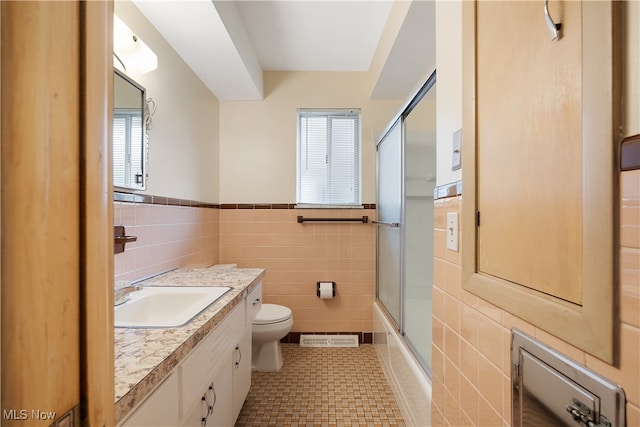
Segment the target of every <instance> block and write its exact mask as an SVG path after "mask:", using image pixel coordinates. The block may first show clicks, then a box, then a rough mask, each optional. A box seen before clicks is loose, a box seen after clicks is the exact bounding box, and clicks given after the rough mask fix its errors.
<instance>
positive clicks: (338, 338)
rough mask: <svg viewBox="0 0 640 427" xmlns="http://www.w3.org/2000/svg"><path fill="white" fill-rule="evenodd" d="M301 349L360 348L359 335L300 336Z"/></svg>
mask: <svg viewBox="0 0 640 427" xmlns="http://www.w3.org/2000/svg"><path fill="white" fill-rule="evenodd" d="M300 347H358V336H357V335H304V334H303V335H300Z"/></svg>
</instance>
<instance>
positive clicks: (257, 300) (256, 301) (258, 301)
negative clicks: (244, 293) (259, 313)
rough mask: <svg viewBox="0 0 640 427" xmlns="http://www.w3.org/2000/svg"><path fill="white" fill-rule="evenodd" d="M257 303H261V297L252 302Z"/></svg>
mask: <svg viewBox="0 0 640 427" xmlns="http://www.w3.org/2000/svg"><path fill="white" fill-rule="evenodd" d="M257 304H260V298H256V299H255V300H254V301H253V303H252V305H257Z"/></svg>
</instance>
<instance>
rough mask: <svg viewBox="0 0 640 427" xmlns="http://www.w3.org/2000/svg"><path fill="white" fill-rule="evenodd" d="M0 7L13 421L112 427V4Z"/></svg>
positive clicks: (8, 420)
mask: <svg viewBox="0 0 640 427" xmlns="http://www.w3.org/2000/svg"><path fill="white" fill-rule="evenodd" d="M0 7H1V9H0V15H1V24H0V28H1V47H0V49H1V72H2V82H1V99H2V102H1V108H2V121H1V137H2V140H1V181H0V182H1V207H2V210H1V220H2V228H1V233H2V248H1V266H2V273H1V308H2V313H1V330H2V353H1V362H2V375H1V377H2V378H1V384H2V393H1V406H2V416H3V419H2V425H3V426H5V425H6V426H13V425H30V426H32V425H36V426H37V425H46V426H48V425H50V424H51V423H52V421H53V420H54V419H56V420H60V419H61V418H62V417H65V416H68V414H69V411H71V413H72V415H71V416H72V417H73V420H72V423H73V425H80V419H81V418H84V419H85V421H86V422H87V424H88V425H112V424H113V403H114V393H113V332H112V324H109V323H108V322H109V317H108V316H109V314H110V313H112V306H111V305H110V304H112V293H113V267H112V265H113V264H112V262H113V261H112V252H109V248H111V247H112V246H111V245H112V241H111V240H110V239H112V238H113V237H112V234H111V233H109V232H108V230H109V228H110V227H111V225H112V220H111V219H112V210H111V209H112V208H111V207H110V206H111V187H110V183H109V182H110V181H108V180H107V178H108V174H109V170H108V167H107V165H108V164H109V163H108V162H109V155H108V141H109V139H108V135H109V130H110V127H109V123H110V122H109V121H108V117H109V114H110V113H109V111H110V105H109V99H110V95H109V88H110V85H109V81H110V79H109V76H110V75H111V74H110V71H111V67H112V66H111V63H110V62H109V61H110V54H111V36H110V34H111V32H110V31H111V30H110V28H111V20H112V17H111V13H112V10H113V9H112V4H111V3H110V2H86V3H80V2H72V1H60V2H49V1H41V2H35V1H34V2H32V1H24V2H19V1H11V2H1V5H0ZM90 32H94V33H92V34H89V33H90ZM105 67H107V68H105ZM98 298H101V299H98ZM98 342H99V343H98ZM98 353H100V354H98ZM81 403H82V408H83V409H82V411H80V407H81Z"/></svg>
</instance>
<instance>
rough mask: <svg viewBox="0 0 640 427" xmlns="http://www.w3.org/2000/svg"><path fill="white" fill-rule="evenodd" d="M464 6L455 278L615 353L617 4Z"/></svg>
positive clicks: (540, 323)
mask: <svg viewBox="0 0 640 427" xmlns="http://www.w3.org/2000/svg"><path fill="white" fill-rule="evenodd" d="M549 11H550V13H551V16H552V17H554V18H555V19H556V21H559V22H561V24H562V28H561V37H560V39H557V40H552V37H551V35H550V32H549V30H548V27H547V25H546V22H545V15H544V2H539V1H519V2H503V1H479V2H467V3H465V4H464V5H463V97H464V100H463V106H464V107H463V138H464V141H463V146H464V149H463V156H464V161H463V164H464V165H465V167H464V168H463V180H464V188H465V193H464V196H463V206H462V214H463V215H462V216H463V218H462V234H463V235H464V239H463V240H462V257H463V265H462V267H463V287H464V288H465V289H467V290H469V291H471V292H473V293H475V294H476V295H478V296H480V297H482V298H483V299H485V300H487V301H490V302H492V303H493V304H495V305H497V306H498V307H500V308H503V309H504V310H506V311H508V312H510V313H513V314H514V315H516V316H518V317H520V318H522V319H524V320H526V321H528V322H530V323H531V324H533V325H535V326H537V327H539V328H541V329H544V330H545V331H547V332H549V333H551V334H553V335H555V336H557V337H559V338H561V339H563V340H565V341H567V342H569V343H571V344H573V345H575V346H576V347H578V348H581V349H582V350H585V351H587V352H589V353H590V354H592V355H595V356H596V357H599V358H601V359H603V360H606V361H608V362H609V363H612V362H615V352H614V349H615V338H616V336H617V334H616V331H615V330H614V319H615V305H614V301H615V290H616V288H615V286H616V283H615V278H616V273H615V271H614V259H615V254H614V243H615V231H614V230H615V228H616V226H615V223H616V220H615V206H616V203H615V197H614V196H615V194H616V188H615V186H616V180H615V176H616V167H615V162H614V159H615V158H616V147H617V146H618V141H619V138H620V135H619V134H618V133H619V129H620V127H619V123H620V114H619V109H620V105H621V98H620V93H621V92H620V84H621V77H620V69H621V68H620V57H621V55H620V46H621V44H620V41H619V39H620V34H622V31H623V29H622V27H621V25H620V4H619V3H618V2H610V1H597V2H592V1H550V2H549Z"/></svg>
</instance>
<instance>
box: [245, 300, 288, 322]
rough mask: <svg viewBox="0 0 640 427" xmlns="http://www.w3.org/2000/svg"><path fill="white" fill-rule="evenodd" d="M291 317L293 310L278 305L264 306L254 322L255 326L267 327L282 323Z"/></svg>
mask: <svg viewBox="0 0 640 427" xmlns="http://www.w3.org/2000/svg"><path fill="white" fill-rule="evenodd" d="M290 317H291V309H289V308H288V307H285V306H283V305H278V304H262V307H261V308H260V311H259V312H258V315H257V316H256V318H255V320H254V321H253V324H254V325H266V324H269V323H276V322H282V321H284V320H287V319H288V318H290Z"/></svg>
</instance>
